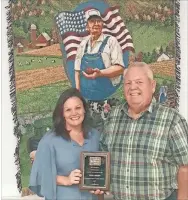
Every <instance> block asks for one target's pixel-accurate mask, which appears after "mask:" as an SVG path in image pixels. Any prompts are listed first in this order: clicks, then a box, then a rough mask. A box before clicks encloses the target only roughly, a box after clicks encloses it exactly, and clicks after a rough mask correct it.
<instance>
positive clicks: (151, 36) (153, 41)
mask: <svg viewBox="0 0 188 200" xmlns="http://www.w3.org/2000/svg"><path fill="white" fill-rule="evenodd" d="M126 25H127V28H128V30H129V31H130V33H131V36H132V38H133V44H134V47H135V51H136V53H138V52H139V51H142V52H144V53H145V52H152V51H153V49H155V48H157V47H159V48H160V47H161V46H162V47H163V48H166V46H167V45H168V44H169V42H170V41H174V40H175V29H174V26H165V27H164V26H161V25H160V24H159V23H154V22H153V23H140V22H129V23H127V24H126Z"/></svg>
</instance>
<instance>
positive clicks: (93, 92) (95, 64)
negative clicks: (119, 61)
mask: <svg viewBox="0 0 188 200" xmlns="http://www.w3.org/2000/svg"><path fill="white" fill-rule="evenodd" d="M109 37H110V36H107V37H106V38H105V39H104V41H103V42H102V44H101V46H100V48H99V51H98V53H95V54H89V53H87V48H88V42H87V44H86V47H85V50H84V55H83V57H82V60H81V67H80V70H81V72H82V71H85V70H86V69H87V68H88V67H90V68H93V69H94V68H98V69H100V70H101V69H105V65H104V62H103V59H102V55H101V53H102V52H103V50H104V48H105V45H106V44H107V41H108V38H109ZM80 86H81V87H80V88H81V93H82V95H83V96H84V97H85V98H86V99H88V100H93V101H98V100H105V99H106V98H107V97H109V96H110V95H112V94H113V93H114V92H115V91H116V89H117V88H118V87H119V84H118V85H116V86H113V85H112V82H111V80H110V79H109V78H107V77H98V78H96V79H87V78H85V77H84V75H82V73H81V76H80Z"/></svg>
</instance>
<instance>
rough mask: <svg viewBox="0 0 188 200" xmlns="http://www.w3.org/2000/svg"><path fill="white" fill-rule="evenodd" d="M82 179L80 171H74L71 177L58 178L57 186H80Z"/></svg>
mask: <svg viewBox="0 0 188 200" xmlns="http://www.w3.org/2000/svg"><path fill="white" fill-rule="evenodd" d="M81 177H82V174H81V171H80V170H79V169H75V170H73V171H72V172H71V173H70V174H69V176H60V175H58V176H56V183H57V185H66V186H69V185H73V184H79V182H80V178H81Z"/></svg>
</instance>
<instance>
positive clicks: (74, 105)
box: [29, 88, 99, 200]
mask: <svg viewBox="0 0 188 200" xmlns="http://www.w3.org/2000/svg"><path fill="white" fill-rule="evenodd" d="M53 126H54V128H53V130H52V131H49V132H48V133H47V134H46V135H45V136H43V138H42V139H41V141H40V143H39V146H38V149H37V153H36V157H35V160H34V163H33V166H32V170H31V176H30V186H29V188H30V189H31V190H32V191H33V192H35V193H36V194H37V195H39V196H44V197H45V199H46V200H70V199H72V200H77V199H79V200H90V199H97V196H96V195H93V194H91V193H89V192H87V191H80V190H79V187H78V184H79V182H80V178H81V176H82V174H81V171H80V170H79V165H80V152H82V151H98V148H99V133H98V132H97V131H96V130H95V129H92V128H91V126H90V122H89V117H88V109H87V104H86V101H85V100H84V99H83V97H82V96H81V94H80V92H79V91H78V90H77V89H74V88H71V89H68V90H66V91H65V92H63V93H62V94H61V96H60V98H59V100H58V102H57V105H56V107H55V110H54V112H53Z"/></svg>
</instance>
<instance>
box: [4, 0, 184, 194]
mask: <svg viewBox="0 0 188 200" xmlns="http://www.w3.org/2000/svg"><path fill="white" fill-rule="evenodd" d="M179 6H180V5H179V0H119V1H116V0H88V1H86V0H66V1H64V0H12V1H9V6H8V7H7V20H8V27H7V30H8V31H7V34H8V45H9V66H10V67H9V74H10V95H11V101H12V114H13V118H14V134H15V136H16V137H17V146H16V149H15V159H16V164H17V167H18V172H17V174H16V177H17V186H18V190H19V191H20V192H22V196H26V195H28V194H30V193H31V192H30V191H29V190H28V188H27V187H28V183H29V175H30V170H31V166H32V162H31V160H30V157H29V154H30V153H31V152H32V151H33V150H34V149H36V148H37V144H38V143H37V141H39V140H40V138H41V137H42V136H43V135H44V134H45V133H46V131H47V130H49V129H51V128H52V120H51V118H52V112H53V109H54V108H55V104H56V101H57V99H58V98H59V95H60V94H61V93H62V91H64V90H65V89H67V88H69V87H76V84H77V83H76V81H79V82H80V87H81V88H80V90H81V93H82V95H83V96H84V98H85V99H86V100H87V101H88V104H89V106H90V112H91V117H92V119H93V121H94V126H96V127H97V128H99V129H100V128H101V126H102V125H103V122H104V120H105V119H106V117H107V116H108V113H109V112H110V110H111V109H112V107H114V106H116V105H118V104H119V103H121V102H122V101H124V96H123V89H122V75H120V76H118V77H113V78H112V79H109V78H105V79H104V80H101V81H95V80H94V79H87V78H83V77H82V76H80V80H77V79H75V59H76V55H77V52H78V49H79V47H80V44H81V42H82V41H83V40H84V39H85V38H87V37H88V35H89V33H88V31H87V28H86V24H87V18H88V15H90V14H89V13H91V12H96V11H97V12H98V13H99V15H100V16H101V18H102V20H103V23H104V26H103V30H102V32H103V33H104V34H107V35H112V36H114V37H115V38H116V39H117V41H118V43H119V45H120V47H121V49H122V54H123V63H124V65H125V67H128V65H129V64H130V63H131V62H133V61H140V62H145V63H148V64H149V65H150V66H151V68H152V70H153V72H154V78H155V79H156V80H157V88H156V92H155V94H154V96H155V98H156V100H157V101H159V102H160V103H163V104H165V105H167V106H170V107H173V108H176V109H178V102H179V90H180V68H179V64H180V42H179V40H180V35H179V25H178V24H179ZM117 53H118V52H117ZM82 70H83V71H84V72H85V73H86V74H87V75H88V76H90V75H92V73H93V70H94V69H92V68H91V66H88V67H86V68H84V69H82ZM99 70H100V68H99ZM35 142H36V143H35Z"/></svg>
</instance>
